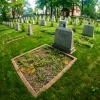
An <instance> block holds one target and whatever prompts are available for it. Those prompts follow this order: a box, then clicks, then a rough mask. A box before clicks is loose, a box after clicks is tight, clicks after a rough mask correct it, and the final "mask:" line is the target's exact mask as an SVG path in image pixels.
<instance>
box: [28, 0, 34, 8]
mask: <svg viewBox="0 0 100 100" xmlns="http://www.w3.org/2000/svg"><path fill="white" fill-rule="evenodd" d="M28 2H29V3H30V4H31V7H32V8H33V9H34V6H35V0H28Z"/></svg>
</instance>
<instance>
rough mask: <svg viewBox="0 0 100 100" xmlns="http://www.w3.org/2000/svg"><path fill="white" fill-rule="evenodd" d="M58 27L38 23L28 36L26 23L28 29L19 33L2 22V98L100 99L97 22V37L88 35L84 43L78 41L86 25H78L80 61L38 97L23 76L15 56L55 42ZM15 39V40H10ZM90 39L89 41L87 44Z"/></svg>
mask: <svg viewBox="0 0 100 100" xmlns="http://www.w3.org/2000/svg"><path fill="white" fill-rule="evenodd" d="M57 26H58V24H57V23H54V27H51V26H50V23H49V22H48V23H47V26H40V25H36V24H35V25H33V35H32V36H28V35H27V25H26V24H25V32H22V31H18V32H17V31H15V29H11V28H9V27H7V26H4V25H2V24H0V100H100V31H99V30H100V29H99V27H100V26H98V27H97V26H96V24H95V30H94V39H91V37H85V36H84V37H85V40H84V39H83V38H84V37H82V40H83V42H80V40H77V39H79V37H81V33H82V29H83V25H81V26H80V25H77V27H74V28H75V32H74V37H75V49H76V51H75V52H74V53H73V54H72V55H73V56H75V57H76V58H77V61H76V62H75V63H74V64H73V65H72V67H71V68H70V69H69V70H68V71H67V72H66V73H65V74H64V75H63V76H62V77H61V78H60V79H59V80H58V81H57V82H56V83H55V84H53V85H52V86H51V87H50V88H49V89H47V90H46V91H44V92H42V93H41V94H40V95H39V96H38V97H37V98H34V97H33V96H32V95H31V93H30V92H29V91H28V90H27V88H26V87H25V85H24V83H23V82H22V81H21V79H20V78H19V76H18V74H17V72H16V71H15V68H14V66H13V64H12V62H11V59H12V58H14V57H16V56H18V55H20V54H22V53H25V52H27V51H29V50H31V49H34V48H36V47H38V46H41V45H43V44H49V45H51V44H52V43H53V41H54V34H55V30H56V27H57ZM68 27H69V28H71V27H72V26H71V25H69V26H68ZM25 35H27V36H25ZM22 36H25V37H24V38H20V39H18V40H16V37H18V38H19V37H22ZM14 39H15V40H14ZM11 40H13V41H12V42H9V43H6V41H7V42H8V41H11ZM86 40H88V41H87V43H86V42H85V43H84V41H86ZM4 42H5V44H3V43H4ZM93 43H94V45H93V47H92V48H91V44H93ZM79 44H81V45H79Z"/></svg>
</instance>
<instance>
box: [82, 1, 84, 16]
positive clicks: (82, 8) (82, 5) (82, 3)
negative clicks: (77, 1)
mask: <svg viewBox="0 0 100 100" xmlns="http://www.w3.org/2000/svg"><path fill="white" fill-rule="evenodd" d="M83 6H84V4H83V0H82V11H81V15H83Z"/></svg>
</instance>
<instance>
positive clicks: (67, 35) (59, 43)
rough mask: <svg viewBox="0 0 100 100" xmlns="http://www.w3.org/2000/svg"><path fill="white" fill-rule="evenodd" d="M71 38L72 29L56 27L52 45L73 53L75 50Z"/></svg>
mask: <svg viewBox="0 0 100 100" xmlns="http://www.w3.org/2000/svg"><path fill="white" fill-rule="evenodd" d="M73 38H74V37H73V31H72V30H70V29H67V28H63V27H58V28H57V29H56V34H55V38H54V43H53V47H55V48H57V49H59V50H61V51H63V52H66V53H73V52H74V51H75V48H74V39H73Z"/></svg>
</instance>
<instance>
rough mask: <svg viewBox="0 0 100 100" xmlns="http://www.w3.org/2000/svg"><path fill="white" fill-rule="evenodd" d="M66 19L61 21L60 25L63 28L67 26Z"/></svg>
mask: <svg viewBox="0 0 100 100" xmlns="http://www.w3.org/2000/svg"><path fill="white" fill-rule="evenodd" d="M66 24H67V23H66V21H64V20H61V21H59V27H63V28H66Z"/></svg>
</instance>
